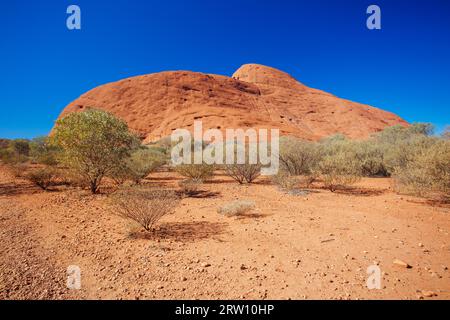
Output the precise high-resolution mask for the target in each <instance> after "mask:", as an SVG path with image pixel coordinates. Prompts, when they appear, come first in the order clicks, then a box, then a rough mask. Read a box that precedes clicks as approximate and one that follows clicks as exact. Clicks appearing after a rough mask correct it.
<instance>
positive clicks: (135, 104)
mask: <svg viewBox="0 0 450 320" xmlns="http://www.w3.org/2000/svg"><path fill="white" fill-rule="evenodd" d="M89 107H91V108H99V109H104V110H108V111H110V112H112V113H114V114H115V115H116V116H118V117H121V118H123V119H124V120H125V121H126V122H127V123H128V125H129V126H130V128H131V129H133V130H134V131H136V132H138V133H139V134H140V135H141V136H142V137H143V138H144V139H145V140H146V141H147V142H150V141H154V140H157V139H159V138H162V137H165V136H169V135H170V134H171V133H172V131H173V130H174V129H179V128H187V129H192V126H193V124H194V120H202V121H203V125H204V129H209V128H219V129H221V130H225V128H233V129H238V128H250V127H251V128H278V129H280V132H281V134H282V135H293V136H297V137H300V138H304V139H308V140H318V139H320V138H323V137H326V136H330V135H333V134H336V133H342V134H345V135H347V136H348V137H351V138H366V137H368V136H369V135H370V134H372V133H375V132H378V131H381V130H382V129H384V128H385V127H387V126H393V125H396V124H401V125H408V124H407V123H406V122H405V121H404V120H402V119H401V118H399V117H398V116H396V115H394V114H392V113H389V112H386V111H382V110H380V109H377V108H374V107H370V106H367V105H363V104H359V103H355V102H351V101H348V100H344V99H340V98H338V97H335V96H333V95H331V94H329V93H326V92H323V91H320V90H316V89H312V88H309V87H307V86H305V85H303V84H301V83H300V82H298V81H296V80H295V79H294V78H292V77H291V76H289V75H288V74H287V73H284V72H282V71H279V70H276V69H273V68H270V67H266V66H262V65H257V64H248V65H244V66H242V67H241V68H239V70H238V71H236V73H235V74H234V75H233V78H229V77H225V76H219V75H211V74H203V73H196V72H190V71H175V72H161V73H156V74H150V75H144V76H139V77H133V78H129V79H125V80H122V81H118V82H114V83H110V84H106V85H103V86H100V87H98V88H95V89H93V90H91V91H89V92H87V93H85V94H83V95H82V96H81V97H80V98H78V99H77V100H75V101H74V102H72V103H71V104H69V105H68V106H67V107H66V108H65V109H64V111H63V113H62V115H61V116H64V115H66V114H68V113H70V112H76V111H81V110H84V109H86V108H89Z"/></svg>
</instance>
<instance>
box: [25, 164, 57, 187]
mask: <svg viewBox="0 0 450 320" xmlns="http://www.w3.org/2000/svg"><path fill="white" fill-rule="evenodd" d="M26 178H27V179H28V180H29V181H31V182H32V183H33V184H35V185H37V186H38V187H40V188H41V189H42V190H47V189H48V188H49V187H50V186H51V185H52V184H53V183H54V182H55V178H56V172H55V170H53V169H51V168H40V169H34V170H32V171H30V172H28V173H27V174H26Z"/></svg>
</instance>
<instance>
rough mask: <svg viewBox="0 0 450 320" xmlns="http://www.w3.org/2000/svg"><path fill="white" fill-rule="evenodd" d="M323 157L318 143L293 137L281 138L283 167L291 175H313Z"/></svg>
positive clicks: (281, 162)
mask: <svg viewBox="0 0 450 320" xmlns="http://www.w3.org/2000/svg"><path fill="white" fill-rule="evenodd" d="M321 158H322V150H321V148H320V146H319V144H317V143H313V142H308V141H303V140H299V139H296V138H292V137H284V138H281V139H280V165H281V169H282V170H284V171H286V172H287V173H289V174H290V175H291V176H300V175H301V176H309V175H313V173H314V171H315V170H316V168H317V164H318V163H319V161H320V159H321Z"/></svg>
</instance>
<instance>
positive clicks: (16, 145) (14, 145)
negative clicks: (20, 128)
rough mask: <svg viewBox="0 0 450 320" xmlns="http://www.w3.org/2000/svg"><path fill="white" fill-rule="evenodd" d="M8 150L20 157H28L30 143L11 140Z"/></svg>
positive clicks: (22, 140)
mask: <svg viewBox="0 0 450 320" xmlns="http://www.w3.org/2000/svg"><path fill="white" fill-rule="evenodd" d="M10 148H11V149H12V151H13V152H14V153H16V154H18V155H20V156H24V157H28V156H29V155H30V142H29V141H28V140H24V139H17V140H12V141H11V145H10Z"/></svg>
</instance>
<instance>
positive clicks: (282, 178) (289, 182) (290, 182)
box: [271, 171, 299, 191]
mask: <svg viewBox="0 0 450 320" xmlns="http://www.w3.org/2000/svg"><path fill="white" fill-rule="evenodd" d="M271 180H272V182H273V183H275V184H276V185H278V186H279V187H280V188H281V189H283V190H285V191H292V190H295V189H296V188H297V187H298V185H299V177H298V176H293V175H291V174H289V173H288V172H286V171H280V172H278V174H277V175H274V176H272V177H271Z"/></svg>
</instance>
